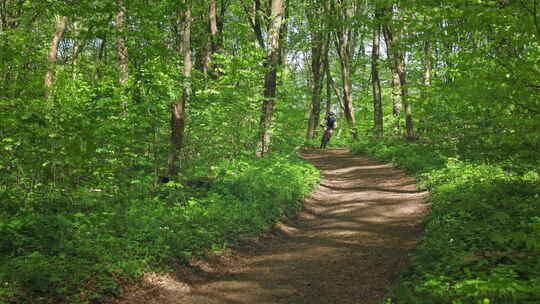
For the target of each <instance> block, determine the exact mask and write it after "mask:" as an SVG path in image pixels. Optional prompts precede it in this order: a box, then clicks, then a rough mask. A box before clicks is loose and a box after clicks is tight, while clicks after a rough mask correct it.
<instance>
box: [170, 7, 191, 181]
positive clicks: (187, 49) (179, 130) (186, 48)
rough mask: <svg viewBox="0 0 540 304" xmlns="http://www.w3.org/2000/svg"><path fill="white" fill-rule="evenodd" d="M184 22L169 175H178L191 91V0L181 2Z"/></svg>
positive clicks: (173, 114)
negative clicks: (180, 85) (181, 79)
mask: <svg viewBox="0 0 540 304" xmlns="http://www.w3.org/2000/svg"><path fill="white" fill-rule="evenodd" d="M182 3H183V4H184V10H185V11H184V20H183V23H182V33H181V35H182V42H181V45H180V47H181V53H182V55H183V56H184V68H183V76H184V87H183V89H182V95H181V96H180V98H179V99H178V100H176V101H175V102H173V103H172V104H171V151H170V154H169V172H168V173H169V175H170V176H171V177H174V176H176V175H178V170H179V159H180V152H181V151H182V148H183V144H184V137H185V134H184V133H185V125H186V105H187V104H188V102H189V99H190V91H191V70H192V68H193V62H192V59H191V23H192V17H191V0H183V1H182Z"/></svg>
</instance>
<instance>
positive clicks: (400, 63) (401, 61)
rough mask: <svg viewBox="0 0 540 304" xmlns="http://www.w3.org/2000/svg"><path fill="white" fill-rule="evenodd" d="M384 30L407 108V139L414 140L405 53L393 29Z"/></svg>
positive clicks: (385, 26) (386, 25) (404, 104)
mask: <svg viewBox="0 0 540 304" xmlns="http://www.w3.org/2000/svg"><path fill="white" fill-rule="evenodd" d="M384 30H385V31H386V35H387V37H388V41H389V45H390V46H391V47H390V51H391V53H392V58H393V63H394V66H395V68H396V73H397V74H398V76H399V84H400V93H401V101H402V103H403V107H404V108H405V127H406V129H407V134H406V136H407V138H408V139H413V138H414V131H413V130H414V129H413V119H412V105H411V104H410V103H409V101H408V96H409V91H408V89H407V72H406V70H405V52H404V51H400V50H398V42H397V41H396V39H395V38H394V35H393V32H392V27H391V26H390V25H388V24H385V25H384Z"/></svg>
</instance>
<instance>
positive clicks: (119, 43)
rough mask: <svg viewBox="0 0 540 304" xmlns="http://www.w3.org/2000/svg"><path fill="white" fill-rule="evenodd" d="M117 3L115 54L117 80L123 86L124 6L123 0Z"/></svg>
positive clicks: (125, 70) (126, 65) (125, 55)
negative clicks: (117, 71)
mask: <svg viewBox="0 0 540 304" xmlns="http://www.w3.org/2000/svg"><path fill="white" fill-rule="evenodd" d="M117 5H118V13H117V14H116V29H117V31H118V34H117V36H116V54H117V56H118V58H117V60H118V70H119V73H120V75H119V78H118V81H119V83H120V86H122V87H124V86H126V85H127V83H128V81H129V61H128V60H129V58H128V49H127V46H126V40H125V38H124V30H125V26H124V22H125V20H126V7H125V5H124V0H118V1H117ZM124 106H126V104H124Z"/></svg>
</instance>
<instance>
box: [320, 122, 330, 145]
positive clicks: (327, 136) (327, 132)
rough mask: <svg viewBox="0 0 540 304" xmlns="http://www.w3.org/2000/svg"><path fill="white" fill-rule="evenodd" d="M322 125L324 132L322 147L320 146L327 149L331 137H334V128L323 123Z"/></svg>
mask: <svg viewBox="0 0 540 304" xmlns="http://www.w3.org/2000/svg"><path fill="white" fill-rule="evenodd" d="M321 127H322V128H323V129H324V133H323V135H322V138H321V147H320V148H321V149H325V148H326V145H327V144H328V142H329V141H330V138H332V129H331V128H327V127H325V126H323V125H321Z"/></svg>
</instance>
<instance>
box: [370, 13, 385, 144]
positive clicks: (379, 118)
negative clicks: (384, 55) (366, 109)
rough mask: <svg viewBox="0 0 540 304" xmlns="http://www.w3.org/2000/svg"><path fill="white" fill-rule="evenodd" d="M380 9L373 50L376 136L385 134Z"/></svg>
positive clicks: (376, 18) (374, 31)
mask: <svg viewBox="0 0 540 304" xmlns="http://www.w3.org/2000/svg"><path fill="white" fill-rule="evenodd" d="M379 17H380V13H379V9H376V12H375V22H376V23H377V24H376V25H375V28H374V29H373V45H372V51H371V84H372V91H373V115H374V117H373V123H374V126H373V131H374V135H375V137H376V138H380V137H381V136H382V135H383V112H382V101H381V81H380V79H379V50H380V39H381V25H380V24H379V20H380V18H379Z"/></svg>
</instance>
